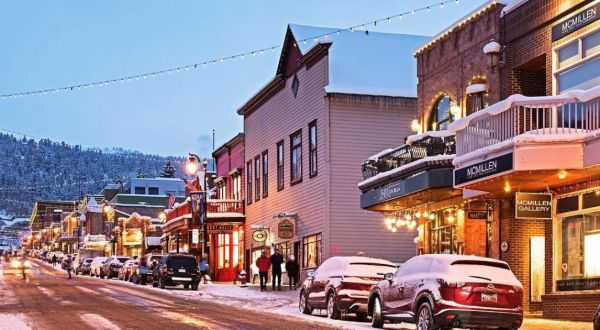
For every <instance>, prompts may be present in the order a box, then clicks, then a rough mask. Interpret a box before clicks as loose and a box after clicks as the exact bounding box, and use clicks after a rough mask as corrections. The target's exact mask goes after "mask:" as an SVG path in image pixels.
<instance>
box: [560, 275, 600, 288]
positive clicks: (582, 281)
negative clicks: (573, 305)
mask: <svg viewBox="0 0 600 330" xmlns="http://www.w3.org/2000/svg"><path fill="white" fill-rule="evenodd" d="M598 289H600V277H594V278H579V279H572V280H558V281H556V290H558V291H579V290H598Z"/></svg>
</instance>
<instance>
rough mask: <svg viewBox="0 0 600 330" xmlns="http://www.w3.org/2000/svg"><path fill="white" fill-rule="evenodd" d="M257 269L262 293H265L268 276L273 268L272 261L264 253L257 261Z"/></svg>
mask: <svg viewBox="0 0 600 330" xmlns="http://www.w3.org/2000/svg"><path fill="white" fill-rule="evenodd" d="M256 267H258V274H259V277H260V291H265V290H267V275H268V273H269V268H271V261H270V260H269V258H267V256H266V254H265V252H264V251H263V253H262V254H261V256H260V257H259V258H258V259H256ZM273 283H275V282H273Z"/></svg>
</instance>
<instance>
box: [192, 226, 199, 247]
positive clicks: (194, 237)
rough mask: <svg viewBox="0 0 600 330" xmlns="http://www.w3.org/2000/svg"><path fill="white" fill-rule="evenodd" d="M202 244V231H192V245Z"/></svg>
mask: <svg viewBox="0 0 600 330" xmlns="http://www.w3.org/2000/svg"><path fill="white" fill-rule="evenodd" d="M199 242H200V231H199V230H198V229H192V244H198V243H199Z"/></svg>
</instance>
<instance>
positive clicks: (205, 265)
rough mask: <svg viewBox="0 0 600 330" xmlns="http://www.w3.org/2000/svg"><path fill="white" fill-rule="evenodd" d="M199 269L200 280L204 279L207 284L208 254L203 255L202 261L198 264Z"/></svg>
mask: <svg viewBox="0 0 600 330" xmlns="http://www.w3.org/2000/svg"><path fill="white" fill-rule="evenodd" d="M198 269H199V270H200V280H201V281H204V284H206V283H207V282H208V281H207V278H208V270H209V267H208V261H207V260H206V255H203V256H202V260H200V263H199V264H198Z"/></svg>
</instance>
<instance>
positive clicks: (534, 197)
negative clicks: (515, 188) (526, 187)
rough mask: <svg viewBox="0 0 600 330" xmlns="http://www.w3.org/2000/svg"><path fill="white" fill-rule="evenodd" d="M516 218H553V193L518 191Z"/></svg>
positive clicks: (516, 195)
mask: <svg viewBox="0 0 600 330" xmlns="http://www.w3.org/2000/svg"><path fill="white" fill-rule="evenodd" d="M515 218H517V219H543V220H551V219H552V194H546V193H544V194H537V193H521V192H518V193H516V194H515Z"/></svg>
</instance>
